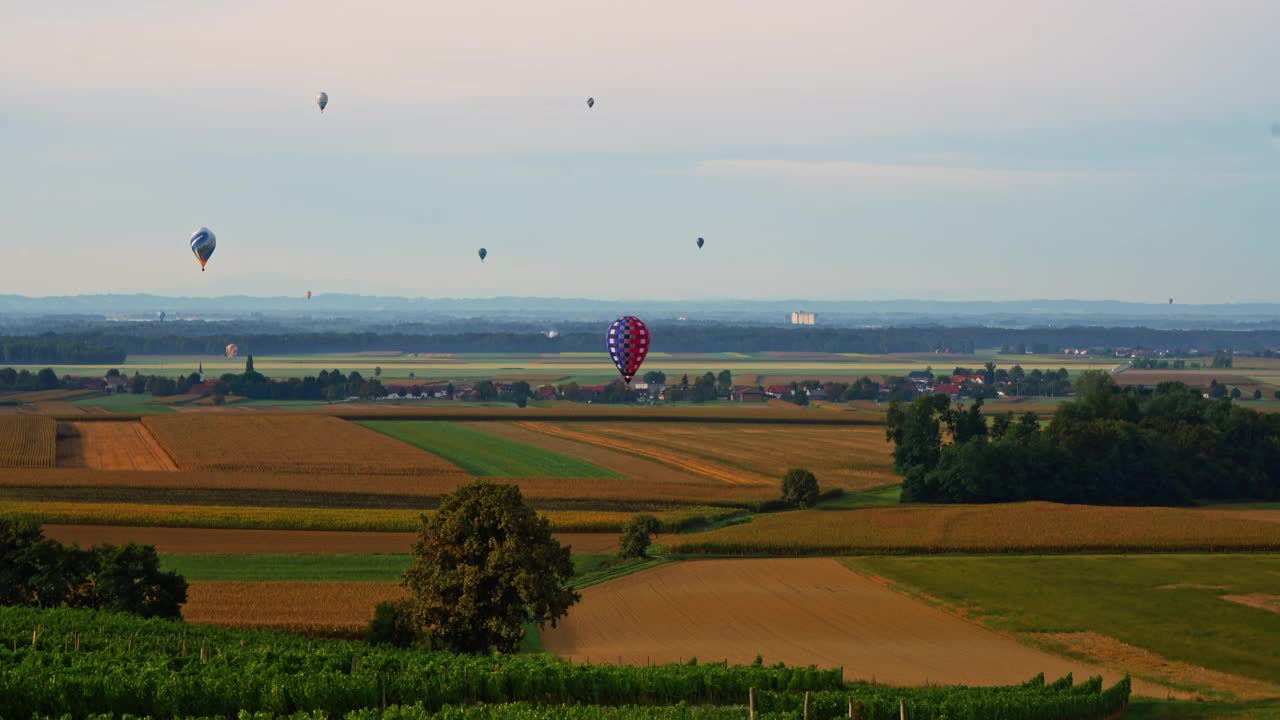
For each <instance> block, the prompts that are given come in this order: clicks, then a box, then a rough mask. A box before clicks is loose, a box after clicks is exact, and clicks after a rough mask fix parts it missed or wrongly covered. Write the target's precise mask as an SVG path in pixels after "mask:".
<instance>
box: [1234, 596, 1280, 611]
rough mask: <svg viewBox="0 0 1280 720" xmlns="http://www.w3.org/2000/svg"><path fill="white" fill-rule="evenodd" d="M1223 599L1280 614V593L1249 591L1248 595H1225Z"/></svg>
mask: <svg viewBox="0 0 1280 720" xmlns="http://www.w3.org/2000/svg"><path fill="white" fill-rule="evenodd" d="M1222 599H1223V600H1226V601H1227V602H1233V603H1238V604H1240V605H1247V606H1249V607H1251V608H1257V609H1259V610H1266V611H1267V612H1271V613H1277V614H1280V595H1270V594H1267V593H1249V594H1248V595H1223V596H1222Z"/></svg>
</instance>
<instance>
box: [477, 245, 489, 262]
mask: <svg viewBox="0 0 1280 720" xmlns="http://www.w3.org/2000/svg"><path fill="white" fill-rule="evenodd" d="M476 254H477V255H479V256H480V262H484V259H485V258H487V257H489V251H488V250H485V249H484V248H480V252H478V253H476Z"/></svg>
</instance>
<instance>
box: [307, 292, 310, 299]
mask: <svg viewBox="0 0 1280 720" xmlns="http://www.w3.org/2000/svg"><path fill="white" fill-rule="evenodd" d="M307 299H308V300H310V299H311V291H310V290H308V291H307Z"/></svg>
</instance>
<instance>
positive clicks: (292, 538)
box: [44, 525, 618, 555]
mask: <svg viewBox="0 0 1280 720" xmlns="http://www.w3.org/2000/svg"><path fill="white" fill-rule="evenodd" d="M44 534H45V535H46V536H47V537H50V538H53V539H54V540H57V541H59V542H63V543H79V544H80V546H81V547H90V546H92V545H101V544H102V543H111V544H113V545H121V544H124V543H126V542H136V543H142V544H145V545H155V546H156V550H158V551H159V552H162V553H267V554H283V555H288V554H295V553H322V554H366V553H407V552H409V549H410V547H411V546H412V545H413V541H414V538H415V537H416V535H415V534H414V533H411V532H355V531H343V530H213V529H202V528H170V527H130V526H115V525H45V526H44ZM556 539H557V540H559V541H560V542H561V543H562V544H564V545H568V546H570V547H572V548H573V551H574V552H576V553H590V554H599V553H614V552H617V551H618V536H617V535H616V534H613V533H557V534H556Z"/></svg>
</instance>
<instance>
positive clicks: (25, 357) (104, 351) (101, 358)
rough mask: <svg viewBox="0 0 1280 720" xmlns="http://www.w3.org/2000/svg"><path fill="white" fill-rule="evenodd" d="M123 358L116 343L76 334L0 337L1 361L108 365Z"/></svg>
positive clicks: (32, 363)
mask: <svg viewBox="0 0 1280 720" xmlns="http://www.w3.org/2000/svg"><path fill="white" fill-rule="evenodd" d="M124 358H125V352H124V350H121V349H120V348H119V346H113V345H103V344H101V343H100V342H98V341H96V340H92V339H86V338H84V337H80V336H77V335H54V334H52V333H48V334H46V335H38V336H35V337H0V362H3V363H10V364H13V365H37V364H44V363H49V364H51V365H81V364H101V365H111V364H115V363H122V362H124Z"/></svg>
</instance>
